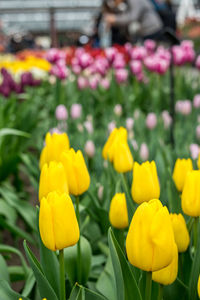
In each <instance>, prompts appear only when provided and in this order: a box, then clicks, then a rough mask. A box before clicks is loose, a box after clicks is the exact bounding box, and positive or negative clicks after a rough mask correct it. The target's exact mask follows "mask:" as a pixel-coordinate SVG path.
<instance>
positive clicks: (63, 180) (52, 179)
mask: <svg viewBox="0 0 200 300" xmlns="http://www.w3.org/2000/svg"><path fill="white" fill-rule="evenodd" d="M53 191H56V192H61V193H67V194H68V193H69V190H68V183H67V177H66V174H65V169H64V167H63V165H62V164H61V163H58V162H55V161H51V162H50V164H49V165H48V164H44V166H43V167H42V171H41V174H40V183H39V200H41V199H42V198H43V197H46V196H47V195H48V193H50V192H53Z"/></svg>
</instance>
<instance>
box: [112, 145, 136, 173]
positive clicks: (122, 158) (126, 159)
mask: <svg viewBox="0 0 200 300" xmlns="http://www.w3.org/2000/svg"><path fill="white" fill-rule="evenodd" d="M113 165H114V168H115V170H116V171H117V172H118V173H125V172H129V171H131V170H132V168H133V157H132V154H131V151H130V149H129V146H128V143H127V142H124V143H119V145H117V146H116V148H115V151H114V155H113Z"/></svg>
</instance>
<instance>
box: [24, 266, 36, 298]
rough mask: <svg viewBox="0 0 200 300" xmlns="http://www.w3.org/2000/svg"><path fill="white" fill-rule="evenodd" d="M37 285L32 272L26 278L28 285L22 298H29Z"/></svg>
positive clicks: (26, 284)
mask: <svg viewBox="0 0 200 300" xmlns="http://www.w3.org/2000/svg"><path fill="white" fill-rule="evenodd" d="M34 285H35V276H34V274H33V271H32V270H31V271H30V272H29V274H28V277H27V278H26V283H25V286H24V288H23V291H22V296H24V297H28V296H29V294H30V293H31V291H32V289H33V287H34Z"/></svg>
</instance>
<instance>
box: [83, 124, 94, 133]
mask: <svg viewBox="0 0 200 300" xmlns="http://www.w3.org/2000/svg"><path fill="white" fill-rule="evenodd" d="M84 127H85V129H86V130H87V132H88V133H90V134H92V133H93V131H94V130H93V125H92V122H91V121H85V122H84Z"/></svg>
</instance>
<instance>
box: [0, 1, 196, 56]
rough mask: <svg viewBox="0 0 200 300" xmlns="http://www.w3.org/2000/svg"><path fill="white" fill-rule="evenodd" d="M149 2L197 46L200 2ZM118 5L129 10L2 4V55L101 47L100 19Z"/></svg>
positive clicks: (84, 4) (134, 30) (134, 27)
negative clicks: (65, 48)
mask: <svg viewBox="0 0 200 300" xmlns="http://www.w3.org/2000/svg"><path fill="white" fill-rule="evenodd" d="M146 1H149V2H151V5H152V6H153V7H154V9H155V11H156V13H158V14H159V15H160V11H159V10H160V8H161V9H162V13H163V11H164V10H165V11H164V13H165V14H168V15H167V17H166V16H165V18H166V19H167V20H168V22H171V23H173V22H174V20H173V18H175V20H176V34H177V36H178V37H180V38H184V39H185V38H190V39H193V40H194V41H195V42H196V44H197V45H198V41H199V40H200V1H199V0H193V1H192V0H172V1H169V0H168V1H164V0H163V1H162V0H157V1H155V0H146ZM114 2H115V3H114ZM118 2H122V3H120V5H121V6H120V7H121V8H120V9H122V11H123V9H126V8H124V7H123V5H122V4H123V2H125V3H126V1H104V3H103V1H102V0H57V1H55V0H43V1H40V0H31V1H28V0H2V1H0V51H1V52H11V53H16V52H17V51H19V50H23V49H25V48H31V49H32V48H36V49H38V48H39V49H47V48H50V47H52V46H53V47H64V46H71V45H76V46H77V45H85V44H91V45H92V46H94V47H98V46H99V45H100V46H101V45H102V42H101V39H102V35H103V29H102V26H101V25H100V23H101V22H100V19H101V17H102V14H104V13H105V5H106V6H107V7H111V8H112V5H113V6H116V3H117V4H119V3H118ZM130 2H131V1H130ZM113 3H114V4H113ZM138 3H139V1H138ZM118 6H119V5H118ZM170 14H171V15H170ZM162 17H163V16H162ZM162 21H163V20H162ZM137 23H138V22H133V23H132V24H131V39H132V41H134V42H135V41H136V40H137V39H138V24H137ZM129 25H130V24H129ZM129 27H130V26H129ZM173 27H174V25H173ZM119 30H120V29H119ZM129 32H130V28H129ZM109 38H110V41H109ZM103 39H104V41H103V43H104V44H105V46H109V44H112V42H115V41H112V37H110V36H109V37H108V32H107V36H106V38H105V36H104V37H103ZM105 39H107V40H106V42H105ZM127 39H128V38H125V40H124V39H123V41H122V40H120V41H118V40H117V43H122V44H123V43H124V42H126V41H127Z"/></svg>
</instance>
